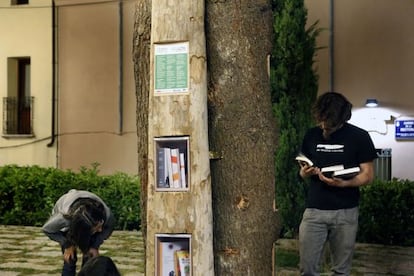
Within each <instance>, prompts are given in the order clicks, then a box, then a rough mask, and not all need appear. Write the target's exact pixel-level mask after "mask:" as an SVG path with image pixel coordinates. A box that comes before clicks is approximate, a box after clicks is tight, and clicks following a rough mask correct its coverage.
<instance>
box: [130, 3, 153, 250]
mask: <svg viewBox="0 0 414 276" xmlns="http://www.w3.org/2000/svg"><path fill="white" fill-rule="evenodd" d="M133 39H134V40H133V59H134V76H135V93H136V99H137V110H136V114H137V143H138V168H137V169H138V175H139V176H140V183H141V198H140V203H141V232H142V233H146V230H147V223H146V220H147V218H146V210H147V191H148V105H149V89H150V51H151V0H137V3H136V6H135V25H134V36H133ZM143 240H144V244H146V236H145V235H143ZM144 248H145V247H144ZM144 258H145V251H144Z"/></svg>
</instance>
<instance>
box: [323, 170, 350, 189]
mask: <svg viewBox="0 0 414 276" xmlns="http://www.w3.org/2000/svg"><path fill="white" fill-rule="evenodd" d="M318 176H319V179H320V180H321V181H323V182H324V183H326V184H328V185H329V186H334V187H346V186H348V185H347V183H348V181H346V180H344V179H342V178H338V177H326V176H325V175H324V174H323V173H321V172H319V173H318Z"/></svg>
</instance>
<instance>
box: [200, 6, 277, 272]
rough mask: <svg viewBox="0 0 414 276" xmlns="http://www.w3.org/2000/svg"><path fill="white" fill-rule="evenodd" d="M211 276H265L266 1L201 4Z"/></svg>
mask: <svg viewBox="0 0 414 276" xmlns="http://www.w3.org/2000/svg"><path fill="white" fill-rule="evenodd" d="M206 3H207V6H206V10H207V20H206V22H207V33H206V34H207V60H208V72H209V88H208V99H209V142H210V151H214V152H216V153H218V155H219V158H218V159H216V160H213V161H212V162H211V171H212V190H213V191H212V193H213V220H214V232H213V233H214V255H215V260H214V264H215V273H216V275H272V272H273V258H272V249H273V243H274V242H275V240H276V239H277V237H278V233H279V227H280V226H279V222H278V218H277V215H276V213H275V212H274V210H273V203H274V196H275V189H274V187H275V179H274V175H275V172H274V150H275V147H276V142H277V141H276V127H275V126H276V124H275V120H274V117H273V114H272V108H271V97H270V81H269V74H268V56H269V55H270V53H271V47H272V43H271V41H272V10H271V1H270V0H257V1H212V0H208V1H206Z"/></svg>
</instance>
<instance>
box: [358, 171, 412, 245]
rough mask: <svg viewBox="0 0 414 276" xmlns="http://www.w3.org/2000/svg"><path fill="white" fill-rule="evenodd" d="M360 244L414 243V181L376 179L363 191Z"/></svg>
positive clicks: (359, 233)
mask: <svg viewBox="0 0 414 276" xmlns="http://www.w3.org/2000/svg"><path fill="white" fill-rule="evenodd" d="M359 218H360V219H359V232H358V241H359V242H367V243H380V244H386V245H403V246H412V245H413V244H414V181H410V180H400V179H393V180H391V181H381V180H378V179H377V180H375V181H374V182H373V183H372V184H370V185H367V186H364V187H362V188H361V201H360V216H359Z"/></svg>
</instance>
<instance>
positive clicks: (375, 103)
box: [365, 99, 378, 107]
mask: <svg viewBox="0 0 414 276" xmlns="http://www.w3.org/2000/svg"><path fill="white" fill-rule="evenodd" d="M365 106H366V107H377V106H378V101H377V99H367V101H366V102H365Z"/></svg>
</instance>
